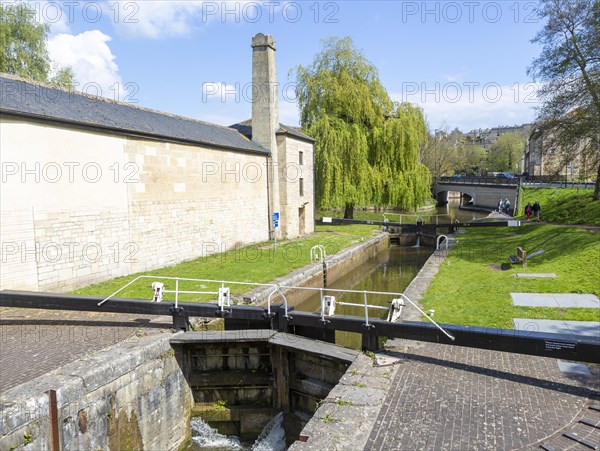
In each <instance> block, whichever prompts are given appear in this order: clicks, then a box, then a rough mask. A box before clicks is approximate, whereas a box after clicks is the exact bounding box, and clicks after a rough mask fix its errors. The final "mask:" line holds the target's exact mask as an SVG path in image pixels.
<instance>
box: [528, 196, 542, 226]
mask: <svg viewBox="0 0 600 451" xmlns="http://www.w3.org/2000/svg"><path fill="white" fill-rule="evenodd" d="M540 211H542V207H540V204H539V203H538V201H535V202H534V204H533V205H531V202H527V205H526V206H525V216H527V220H528V221H529V219H530V218H531V215H533V219H534V221H536V222H540Z"/></svg>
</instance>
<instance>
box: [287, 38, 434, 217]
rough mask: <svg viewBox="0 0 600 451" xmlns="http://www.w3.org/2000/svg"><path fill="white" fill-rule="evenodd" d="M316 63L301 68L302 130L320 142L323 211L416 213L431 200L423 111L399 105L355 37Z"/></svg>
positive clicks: (330, 42)
mask: <svg viewBox="0 0 600 451" xmlns="http://www.w3.org/2000/svg"><path fill="white" fill-rule="evenodd" d="M323 44H324V45H323V50H322V51H321V53H319V54H318V55H317V56H316V57H315V59H314V61H313V63H312V65H310V66H309V67H302V66H300V67H298V68H297V85H296V94H297V97H298V101H299V105H300V122H301V125H302V128H303V129H304V131H305V132H306V133H307V134H309V135H310V136H312V137H314V138H315V139H316V144H315V177H316V197H317V207H318V208H344V209H345V211H344V217H346V218H351V217H352V215H353V211H354V207H355V206H386V207H399V208H403V209H407V208H415V207H417V206H419V205H421V204H422V203H423V202H424V201H425V199H427V198H429V197H430V194H429V186H430V182H431V176H430V174H429V171H428V170H427V168H426V167H425V166H423V165H422V164H421V163H419V146H420V145H421V144H422V143H424V142H425V140H426V139H427V129H426V126H425V121H424V118H423V113H422V111H421V110H420V109H419V108H417V107H414V106H412V105H410V104H407V103H403V104H397V103H393V102H392V101H391V99H390V97H389V95H388V93H387V92H386V90H385V89H384V88H383V86H382V85H381V82H380V81H379V75H378V72H377V68H376V67H375V66H373V65H372V64H371V63H370V62H369V61H368V60H367V59H366V58H365V57H364V56H363V55H362V53H361V52H360V51H358V50H357V49H356V48H355V47H354V44H353V42H352V40H351V38H349V37H345V38H342V39H338V38H329V39H327V40H325V41H324V42H323Z"/></svg>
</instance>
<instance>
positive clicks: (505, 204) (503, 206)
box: [498, 198, 510, 215]
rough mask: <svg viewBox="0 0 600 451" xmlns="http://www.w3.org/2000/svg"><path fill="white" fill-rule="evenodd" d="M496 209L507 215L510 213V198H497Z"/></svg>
mask: <svg viewBox="0 0 600 451" xmlns="http://www.w3.org/2000/svg"><path fill="white" fill-rule="evenodd" d="M498 211H499V212H500V213H506V214H507V215H508V214H510V213H509V211H510V200H508V199H504V200H503V199H502V198H500V200H498Z"/></svg>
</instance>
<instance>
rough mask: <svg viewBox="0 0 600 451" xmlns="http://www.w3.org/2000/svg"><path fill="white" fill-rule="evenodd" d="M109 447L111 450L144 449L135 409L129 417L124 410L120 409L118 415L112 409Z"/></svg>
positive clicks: (109, 425) (109, 417)
mask: <svg viewBox="0 0 600 451" xmlns="http://www.w3.org/2000/svg"><path fill="white" fill-rule="evenodd" d="M108 447H109V449H110V450H111V451H134V450H143V449H144V442H143V441H142V434H141V432H140V426H139V424H138V421H137V416H136V415H135V412H134V411H133V410H132V411H131V413H130V415H129V418H128V417H127V412H126V411H124V410H120V411H119V416H118V417H117V415H115V412H114V409H113V410H112V411H111V415H109V416H108Z"/></svg>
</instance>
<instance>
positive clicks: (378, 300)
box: [289, 246, 433, 348]
mask: <svg viewBox="0 0 600 451" xmlns="http://www.w3.org/2000/svg"><path fill="white" fill-rule="evenodd" d="M432 252H433V249H432V248H428V247H400V246H391V247H389V248H387V249H386V250H384V251H382V252H380V253H379V254H378V255H377V256H375V257H374V258H372V259H370V260H368V261H367V262H365V263H363V264H362V265H361V266H360V267H358V268H356V269H354V270H352V271H350V272H348V273H347V274H345V275H344V276H343V277H341V278H339V279H338V280H336V281H335V282H333V283H330V284H329V285H328V288H330V289H344V290H350V289H351V290H367V291H387V292H394V293H402V292H403V291H404V290H405V289H406V287H407V286H408V285H409V284H410V282H411V281H412V280H413V279H414V277H415V276H416V275H417V273H418V272H419V270H420V269H421V267H422V266H423V264H424V263H425V262H426V261H427V259H428V258H429V256H430V255H431V253H432ZM324 294H332V295H334V296H335V297H336V300H337V301H343V302H352V303H357V304H362V303H363V302H364V297H363V294H362V293H336V292H328V291H327V290H324ZM392 298H393V296H391V295H373V294H370V295H368V297H367V302H368V304H369V305H381V306H385V307H387V306H389V303H390V301H391V300H392ZM289 302H290V304H291V305H294V306H295V309H296V310H301V311H308V312H318V311H319V310H320V306H321V300H320V295H319V293H318V292H315V294H314V295H312V296H311V297H310V298H309V299H306V300H303V301H300V302H295V300H294V299H293V296H292V297H291V298H290V299H289ZM407 308H413V307H407ZM364 313H365V311H364V307H353V306H345V305H338V306H337V308H336V315H351V316H363V317H364ZM386 316H387V310H380V309H369V317H370V318H385V317H386ZM336 343H337V344H340V345H342V346H350V347H353V348H360V335H358V334H355V333H350V332H336Z"/></svg>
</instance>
